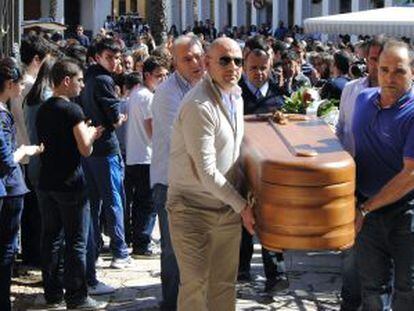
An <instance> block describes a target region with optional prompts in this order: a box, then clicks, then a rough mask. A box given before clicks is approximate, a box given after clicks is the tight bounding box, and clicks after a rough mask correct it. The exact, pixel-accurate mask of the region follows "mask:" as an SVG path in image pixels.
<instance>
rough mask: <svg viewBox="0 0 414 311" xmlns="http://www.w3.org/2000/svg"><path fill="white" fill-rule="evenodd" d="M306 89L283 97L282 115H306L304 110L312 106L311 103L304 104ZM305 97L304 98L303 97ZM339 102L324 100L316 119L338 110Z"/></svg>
mask: <svg viewBox="0 0 414 311" xmlns="http://www.w3.org/2000/svg"><path fill="white" fill-rule="evenodd" d="M307 89H308V88H306V87H303V88H300V89H299V90H298V91H297V92H295V93H293V94H292V95H291V96H290V97H287V96H284V99H285V103H284V105H283V106H282V109H281V110H282V112H284V113H299V114H306V108H307V107H308V106H310V105H312V102H305V100H304V92H305V91H306V90H307ZM305 97H306V96H305ZM338 107H339V100H337V99H325V100H324V101H323V103H321V104H320V106H319V107H318V111H317V116H318V117H323V116H326V115H328V114H329V113H331V112H333V111H335V110H338Z"/></svg>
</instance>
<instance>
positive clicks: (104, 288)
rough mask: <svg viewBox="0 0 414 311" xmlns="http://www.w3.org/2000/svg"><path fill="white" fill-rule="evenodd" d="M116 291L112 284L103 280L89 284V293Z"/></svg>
mask: <svg viewBox="0 0 414 311" xmlns="http://www.w3.org/2000/svg"><path fill="white" fill-rule="evenodd" d="M113 292H115V288H113V287H112V286H109V285H106V284H105V283H103V282H98V283H97V284H96V285H94V286H88V293H89V295H107V294H112V293H113Z"/></svg>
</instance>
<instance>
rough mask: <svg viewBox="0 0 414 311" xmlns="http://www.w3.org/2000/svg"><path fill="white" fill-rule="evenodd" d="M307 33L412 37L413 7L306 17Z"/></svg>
mask: <svg viewBox="0 0 414 311" xmlns="http://www.w3.org/2000/svg"><path fill="white" fill-rule="evenodd" d="M304 25H305V31H306V32H307V33H328V34H354V35H378V34H386V35H389V36H395V37H414V7H388V8H382V9H375V10H367V11H359V12H353V13H346V14H337V15H329V16H322V17H314V18H307V19H305V22H304Z"/></svg>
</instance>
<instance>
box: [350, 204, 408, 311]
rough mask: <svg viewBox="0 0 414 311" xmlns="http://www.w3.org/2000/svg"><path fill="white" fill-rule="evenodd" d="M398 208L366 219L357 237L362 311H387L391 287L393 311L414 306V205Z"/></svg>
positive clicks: (405, 309)
mask: <svg viewBox="0 0 414 311" xmlns="http://www.w3.org/2000/svg"><path fill="white" fill-rule="evenodd" d="M395 205H396V206H393V208H392V209H388V211H386V212H383V213H378V212H376V213H371V214H369V215H367V217H365V220H364V224H363V226H362V229H361V231H360V232H359V234H358V236H357V244H356V251H357V263H358V269H359V275H360V280H361V287H362V309H363V310H367V311H368V310H369V311H376V310H385V309H387V307H388V305H389V297H390V294H391V292H392V288H391V285H390V284H393V300H392V304H391V306H392V310H394V311H409V310H412V309H413V306H414V204H411V203H400V204H399V206H398V205H397V204H395ZM402 205H405V206H402ZM407 205H408V206H407ZM401 207H403V208H402V209H401ZM404 207H405V208H404ZM407 208H408V209H407ZM398 209H399V210H400V212H397V213H396V212H395V211H396V210H397V211H398ZM393 275H394V280H392V277H393ZM392 281H393V282H392Z"/></svg>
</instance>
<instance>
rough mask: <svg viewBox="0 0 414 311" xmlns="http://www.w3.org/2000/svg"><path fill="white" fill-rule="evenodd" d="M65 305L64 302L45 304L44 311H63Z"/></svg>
mask: <svg viewBox="0 0 414 311" xmlns="http://www.w3.org/2000/svg"><path fill="white" fill-rule="evenodd" d="M65 309H66V304H65V302H64V301H59V302H47V303H46V310H56V311H58V310H65Z"/></svg>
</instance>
